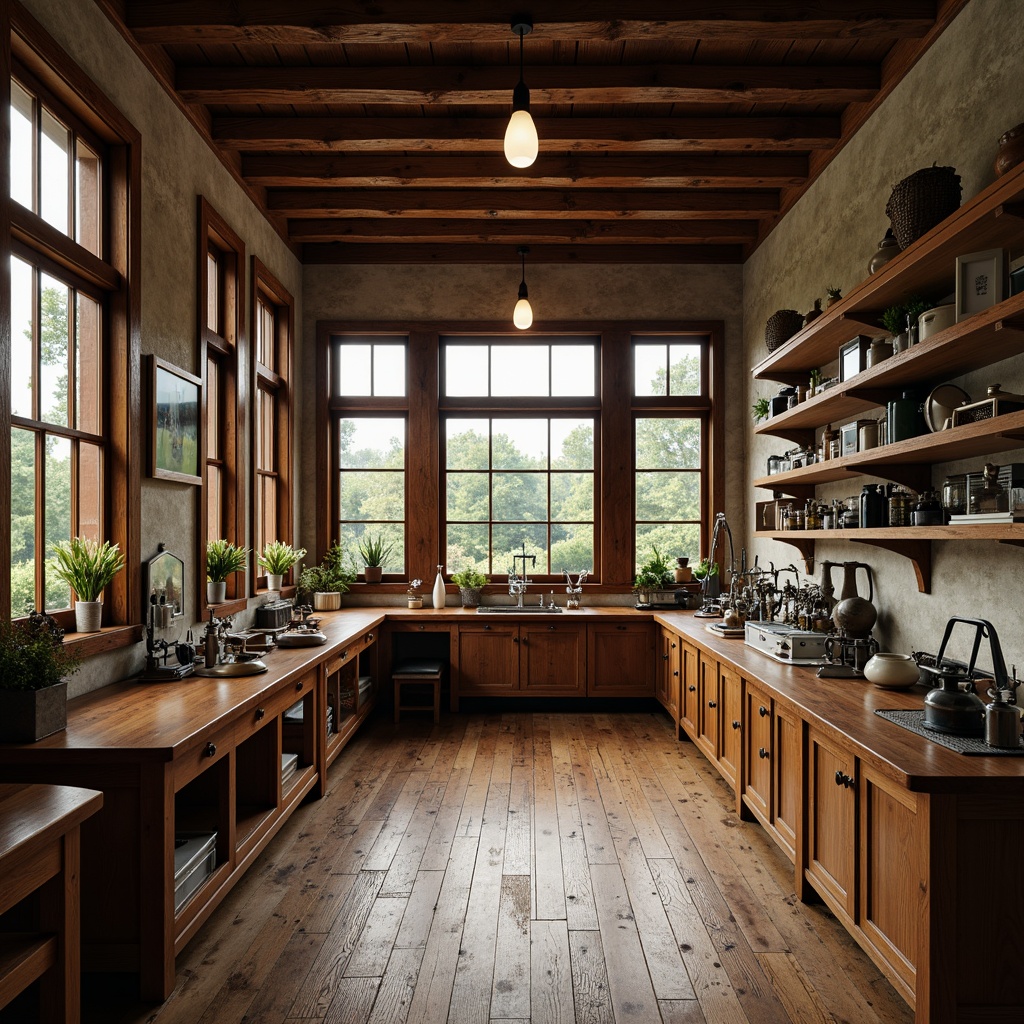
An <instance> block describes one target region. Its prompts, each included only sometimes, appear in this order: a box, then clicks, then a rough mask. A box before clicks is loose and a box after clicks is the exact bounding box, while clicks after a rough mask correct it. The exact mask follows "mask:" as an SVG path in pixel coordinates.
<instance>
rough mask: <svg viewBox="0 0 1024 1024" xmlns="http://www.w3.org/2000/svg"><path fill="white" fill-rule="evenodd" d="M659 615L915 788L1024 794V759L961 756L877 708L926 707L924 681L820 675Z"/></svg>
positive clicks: (679, 618)
mask: <svg viewBox="0 0 1024 1024" xmlns="http://www.w3.org/2000/svg"><path fill="white" fill-rule="evenodd" d="M654 619H655V621H656V622H658V623H660V624H661V625H663V626H667V627H668V628H669V629H671V630H673V631H674V632H676V633H678V634H679V635H680V636H683V637H686V638H688V639H690V640H692V641H693V642H694V643H695V644H697V645H698V646H700V647H703V648H704V649H705V650H707V651H709V652H710V653H711V654H713V655H714V656H715V657H716V658H718V660H719V661H721V662H724V663H725V664H727V665H729V666H730V667H731V668H733V669H734V670H735V671H737V672H738V673H739V674H740V675H742V676H744V677H745V678H747V679H750V680H752V681H755V682H761V683H763V684H765V685H766V686H767V687H769V688H770V689H771V690H772V691H773V692H774V694H775V696H776V697H777V699H778V700H780V701H781V702H782V703H783V704H786V705H789V706H790V707H791V708H793V709H794V710H795V711H796V712H797V713H798V714H799V715H800V717H801V718H803V719H805V720H806V721H808V722H809V723H811V724H812V725H814V727H815V728H816V729H818V730H820V731H821V732H823V733H825V734H826V735H828V736H830V737H832V738H833V739H835V740H837V741H841V742H844V743H849V742H850V741H852V742H853V744H854V745H855V746H856V748H857V751H856V752H857V755H858V756H859V757H862V758H866V759H868V760H870V762H871V763H872V764H873V765H874V766H875V767H876V768H877V769H878V770H880V771H882V772H883V773H884V774H885V775H887V776H888V777H890V778H892V779H893V780H894V781H895V782H898V783H899V784H901V785H903V786H906V787H907V788H908V789H911V790H919V791H928V792H954V791H957V790H960V789H967V788H969V789H971V790H972V791H976V790H977V787H978V782H979V780H981V779H984V780H985V782H984V785H985V786H986V788H987V787H989V786H991V788H992V789H993V790H999V789H1007V790H1008V791H1009V790H1012V791H1013V792H1014V793H1015V794H1017V795H1018V797H1019V795H1020V792H1021V787H1022V786H1024V756H1016V757H1013V756H1005V755H999V754H993V755H977V756H973V755H971V756H969V755H966V754H960V753H957V752H956V751H954V750H950V749H949V748H948V747H944V746H943V745H942V744H941V743H936V742H934V741H933V740H929V739H925V738H924V737H922V736H918V735H917V734H916V733H913V732H910V730H908V729H904V728H902V727H901V726H898V725H896V724H895V723H893V722H889V721H886V720H885V719H884V718H881V717H880V716H878V715H876V714H875V713H874V712H875V709H876V708H878V709H896V708H915V709H920V708H922V707H923V706H924V697H925V694H926V693H927V692H928V691H927V688H926V687H924V686H921V685H917V686H914V687H912V688H911V689H909V690H883V689H881V688H880V687H877V686H874V685H873V684H871V683H869V682H868V681H867V680H866V679H819V678H818V677H817V676H816V675H815V669H814V668H813V667H809V666H805V665H784V664H782V663H781V662H778V661H775V659H774V658H769V657H768V655H766V654H764V653H763V652H761V651H758V650H756V649H754V648H753V647H748V646H747V645H746V644H745V643H744V642H743V641H742V640H738V639H737V640H731V639H727V638H725V637H722V636H718V635H714V634H712V633H709V632H707V630H706V629H705V626H706V624H707V622H708V620H706V619H695V618H694V617H693V613H692V612H656V613H654Z"/></svg>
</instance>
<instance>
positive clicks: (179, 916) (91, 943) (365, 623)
mask: <svg viewBox="0 0 1024 1024" xmlns="http://www.w3.org/2000/svg"><path fill="white" fill-rule="evenodd" d="M383 617H384V616H383V611H382V610H381V609H372V608H367V609H353V610H350V611H349V610H346V611H342V612H336V613H332V614H329V615H325V616H324V617H323V619H322V621H321V629H322V630H323V632H324V633H325V634H326V635H327V638H328V639H327V643H326V644H325V645H323V646H319V647H306V648H290V649H276V650H274V651H272V652H271V653H270V654H268V655H267V659H266V663H267V668H268V671H267V672H265V673H263V674H261V675H254V676H241V677H236V678H214V679H209V678H200V677H197V676H192V677H188V678H186V679H184V680H182V681H180V682H172V683H139V682H136V681H126V682H120V683H114V684H112V685H110V686H107V687H104V688H103V689H100V690H97V691H95V692H94V693H90V694H87V695H86V696H83V697H80V698H77V699H75V700H72V701H70V702H69V703H68V725H67V730H66V731H65V732H63V733H58V734H56V735H54V736H50V737H48V738H47V739H45V740H42V741H40V742H38V743H34V744H31V745H24V746H22V745H2V746H0V780H3V781H11V782H51V783H69V782H74V783H75V784H77V785H84V786H88V787H90V788H93V789H99V790H102V791H103V794H104V806H103V810H102V811H101V812H100V813H99V814H97V815H96V816H95V817H93V818H92V819H90V820H89V821H87V822H86V823H85V824H84V825H83V844H82V881H83V885H82V918H83V926H82V937H83V965H84V966H85V967H86V968H87V969H93V970H121V971H125V970H127V971H137V972H138V973H139V975H140V984H141V992H142V995H143V997H144V998H151V999H161V1000H162V999H165V998H166V997H167V996H168V995H169V994H170V992H171V990H172V988H173V986H174V979H175V974H174V957H175V954H176V953H177V952H178V951H180V949H181V948H182V947H183V946H184V945H185V943H186V942H187V941H188V940H189V939H190V938H191V937H192V935H194V934H195V932H196V931H197V930H198V928H199V926H200V925H201V924H202V923H203V921H205V920H206V919H207V918H208V917H209V915H210V914H211V913H212V911H213V909H214V908H215V907H216V906H217V905H218V904H219V903H220V901H221V900H222V899H223V898H224V896H225V895H226V894H227V892H228V891H229V890H230V889H231V887H232V886H233V885H234V883H235V882H236V881H237V879H238V878H239V877H240V876H241V875H242V873H243V872H244V871H245V870H246V868H247V867H248V866H249V864H250V863H251V862H252V861H253V859H254V858H255V857H256V856H257V854H258V853H259V852H260V851H261V850H262V849H263V848H264V847H265V846H266V845H267V843H268V842H269V841H270V839H271V838H272V837H273V836H274V835H275V834H276V832H277V831H278V829H279V828H280V827H281V825H282V824H283V823H284V821H285V820H286V818H287V817H288V815H289V814H291V812H292V811H293V810H294V809H295V808H296V807H297V806H298V804H299V803H300V802H301V800H302V799H303V798H304V797H305V796H306V795H307V794H309V793H314V792H315V793H317V794H318V793H319V792H321V791H322V787H323V785H324V780H325V776H326V770H327V765H328V762H329V760H330V759H331V758H332V757H333V756H336V754H337V753H338V751H339V750H340V748H341V746H342V745H343V743H344V741H345V740H347V738H348V737H349V736H351V734H352V733H353V732H354V730H355V728H356V727H357V726H358V724H359V723H360V722H361V721H362V719H363V718H364V717H365V715H366V714H367V713H368V712H369V710H370V708H371V707H372V697H370V696H368V695H369V693H370V691H368V690H366V691H361V690H360V687H359V674H360V668H359V664H360V658H361V657H366V655H364V652H366V651H367V649H368V648H369V649H370V650H371V652H372V651H373V648H372V646H371V645H373V644H374V641H375V638H376V630H377V628H378V626H379V625H380V623H381V622H382V621H383ZM328 705H330V706H331V710H332V715H333V721H334V727H333V731H332V732H331V733H328V732H327V730H326V726H325V723H326V719H327V709H328ZM288 712H290V713H289V714H288V715H287V718H286V713H288ZM286 755H294V763H295V769H294V773H293V774H289V775H288V777H287V778H284V771H283V768H284V760H283V759H284V757H285V756H286ZM289 761H290V762H291V761H292V758H289ZM182 833H193V834H194V833H198V834H205V835H209V834H212V833H216V858H215V861H214V864H213V867H212V872H211V873H210V876H209V878H208V879H206V880H205V881H204V882H203V884H202V885H201V887H200V888H199V889H198V891H197V892H196V893H195V894H194V895H192V896H191V897H190V898H188V899H184V898H183V896H182V894H181V892H179V893H178V894H177V895H176V891H175V863H174V851H175V838H176V836H178V837H180V836H181V834H182ZM207 866H208V867H209V865H207Z"/></svg>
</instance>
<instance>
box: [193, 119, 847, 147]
mask: <svg viewBox="0 0 1024 1024" xmlns="http://www.w3.org/2000/svg"><path fill="white" fill-rule="evenodd" d="M538 121H539V129H538V130H539V132H540V134H541V139H542V142H543V145H544V146H545V148H547V149H559V150H567V151H570V152H595V151H598V152H599V151H626V152H628V151H630V150H645V151H648V152H686V151H698V152H699V151H702V150H718V151H722V150H741V151H746V150H750V149H757V150H808V149H827V148H828V147H829V146H832V145H834V144H835V142H836V140H837V139H838V138H839V129H840V119H839V118H838V117H658V118H628V117H547V118H541V117H538ZM507 123H508V118H507V117H500V118H497V117H494V118H457V117H429V118H426V117H373V118H370V117H215V118H214V119H213V139H214V141H215V142H216V143H217V144H218V145H219V146H222V147H223V148H225V149H234V150H251V151H261V152H292V151H302V152H337V153H342V152H386V151H394V150H425V151H427V152H454V151H458V152H495V153H496V152H500V151H501V148H502V141H503V138H504V134H505V126H506V124H507Z"/></svg>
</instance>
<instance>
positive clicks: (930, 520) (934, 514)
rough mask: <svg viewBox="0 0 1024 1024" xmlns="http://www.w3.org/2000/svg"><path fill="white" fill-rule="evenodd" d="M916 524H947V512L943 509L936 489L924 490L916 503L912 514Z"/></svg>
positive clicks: (913, 521)
mask: <svg viewBox="0 0 1024 1024" xmlns="http://www.w3.org/2000/svg"><path fill="white" fill-rule="evenodd" d="M910 518H911V522H912V523H913V525H914V526H945V524H946V514H945V513H944V512H943V511H942V506H941V505H940V504H939V499H938V498H937V497H936V495H935V492H934V491H924V492H922V494H921V496H920V497H919V498H918V499H917V504H916V505H914V511H913V513H912V514H911V517H910Z"/></svg>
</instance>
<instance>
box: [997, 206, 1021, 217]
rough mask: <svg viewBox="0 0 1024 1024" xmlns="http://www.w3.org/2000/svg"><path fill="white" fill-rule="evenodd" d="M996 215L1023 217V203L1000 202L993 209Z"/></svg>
mask: <svg viewBox="0 0 1024 1024" xmlns="http://www.w3.org/2000/svg"><path fill="white" fill-rule="evenodd" d="M995 215H996V216H997V217H1016V218H1018V219H1020V218H1024V203H1001V204H1000V205H999V206H997V207H996V209H995Z"/></svg>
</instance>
